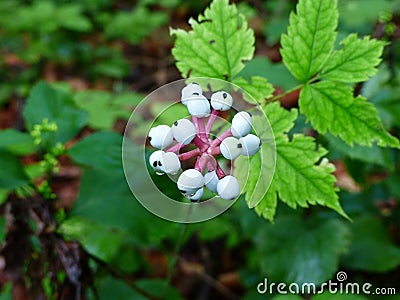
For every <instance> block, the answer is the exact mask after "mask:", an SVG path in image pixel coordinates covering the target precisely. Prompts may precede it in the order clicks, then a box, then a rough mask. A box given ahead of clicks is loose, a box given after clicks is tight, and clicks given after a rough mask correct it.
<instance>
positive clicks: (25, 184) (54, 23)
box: [0, 0, 400, 300]
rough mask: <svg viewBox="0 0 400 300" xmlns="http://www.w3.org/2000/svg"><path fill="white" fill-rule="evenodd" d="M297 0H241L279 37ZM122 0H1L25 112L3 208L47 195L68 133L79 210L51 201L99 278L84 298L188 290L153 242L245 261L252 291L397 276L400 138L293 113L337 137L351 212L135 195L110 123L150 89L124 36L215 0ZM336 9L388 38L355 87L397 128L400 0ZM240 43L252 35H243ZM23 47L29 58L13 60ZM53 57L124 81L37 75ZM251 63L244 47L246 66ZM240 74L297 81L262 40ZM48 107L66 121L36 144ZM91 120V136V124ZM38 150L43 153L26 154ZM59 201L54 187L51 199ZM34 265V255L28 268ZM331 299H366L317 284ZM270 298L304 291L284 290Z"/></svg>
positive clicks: (3, 63)
mask: <svg viewBox="0 0 400 300" xmlns="http://www.w3.org/2000/svg"><path fill="white" fill-rule="evenodd" d="M118 2H119V1H118ZM295 2H296V1H281V0H270V1H261V2H260V3H261V7H257V6H255V7H253V6H251V5H248V3H247V2H243V1H242V2H239V4H238V9H239V11H240V12H243V13H244V15H245V16H246V17H247V18H248V19H250V20H251V19H254V18H259V19H261V21H262V30H261V36H259V37H258V39H259V40H260V41H261V42H260V43H263V44H266V45H267V46H268V47H267V48H268V49H270V48H269V47H273V46H274V45H276V44H277V43H278V42H279V40H280V36H281V34H282V33H284V32H285V31H286V28H287V25H288V20H289V13H290V11H291V10H293V9H294V7H295ZM121 3H122V4H121V6H115V3H114V1H110V0H85V1H62V0H54V1H40V0H38V1H8V0H4V1H0V28H1V29H0V45H1V48H0V81H1V84H0V106H1V107H2V109H6V108H7V106H8V105H9V103H10V102H11V101H12V100H13V99H15V98H18V99H24V103H23V105H22V106H21V107H22V108H21V110H22V111H20V117H22V118H23V126H20V127H19V128H18V130H17V129H12V128H8V129H5V130H2V131H0V203H2V208H3V209H2V212H3V214H4V215H5V214H6V211H7V210H6V207H9V205H11V204H9V203H11V200H10V199H12V198H13V197H15V196H17V197H19V198H18V199H32V196H33V195H37V194H39V195H40V196H41V197H42V198H43V197H44V198H45V195H46V194H44V193H43V194H40V191H39V190H36V189H35V185H34V183H36V181H43V180H44V182H48V184H49V186H51V184H52V180H53V181H54V180H55V176H56V175H57V174H46V168H45V167H44V166H43V163H42V162H46V159H47V160H48V157H47V158H46V157H45V155H46V154H47V153H53V152H52V151H54V149H55V148H56V147H57V143H62V144H63V145H65V144H69V145H70V146H69V147H68V149H67V150H66V151H65V152H62V155H55V154H54V153H53V154H54V156H55V157H56V158H57V159H59V160H60V161H61V160H62V159H63V157H64V159H65V157H67V158H68V160H69V163H70V164H72V165H77V166H79V168H80V170H81V172H82V174H81V175H79V176H81V177H80V178H79V194H78V196H77V199H76V201H75V202H74V205H73V207H72V209H71V210H67V211H65V210H64V209H63V208H61V209H60V208H59V207H58V208H56V207H53V208H52V210H51V212H52V213H53V214H54V216H53V217H52V218H51V219H52V223H51V224H52V225H54V226H55V229H54V231H55V235H56V236H57V237H58V236H61V237H63V238H64V239H65V240H67V241H71V242H73V241H78V242H79V244H80V245H81V246H82V247H83V249H84V250H85V253H86V254H87V260H88V261H89V266H90V269H91V272H92V273H93V278H94V279H93V282H91V284H90V285H92V287H94V288H90V286H89V284H88V285H87V286H85V288H86V289H85V291H84V292H83V293H84V294H85V295H86V298H87V299H146V298H148V297H153V298H157V297H160V296H162V295H163V293H164V292H165V294H164V296H165V298H166V299H181V298H182V296H181V295H180V291H179V290H178V289H177V288H174V287H172V286H170V287H169V288H168V289H166V288H165V286H166V285H168V284H169V283H170V282H169V281H168V280H167V279H166V276H165V274H163V275H162V276H161V277H160V276H158V278H157V276H155V275H154V272H155V269H156V267H155V266H154V264H151V263H152V262H151V260H149V259H148V258H147V257H146V255H145V254H146V253H148V252H157V253H161V255H162V256H163V257H165V258H166V260H167V261H168V263H167V266H168V267H169V268H170V269H171V266H172V263H171V262H173V261H174V259H176V257H177V255H178V254H177V253H175V246H176V245H179V246H181V249H180V250H182V251H183V253H184V255H186V256H189V258H193V260H194V261H196V260H200V261H201V262H202V263H205V262H206V263H207V264H211V265H212V266H213V269H214V270H213V272H210V274H211V275H215V277H216V276H217V275H220V274H222V273H223V272H227V271H234V272H238V273H239V274H240V284H241V285H242V296H241V297H243V299H258V298H257V297H259V298H260V299H265V298H266V296H265V295H257V293H256V286H257V284H258V283H259V282H260V281H262V280H263V278H264V277H268V279H270V280H272V281H275V282H278V281H282V282H289V283H290V282H315V283H317V284H320V283H322V282H324V281H326V280H328V279H332V278H334V277H335V273H336V272H337V271H338V270H345V271H347V272H348V273H349V274H350V275H351V278H349V280H357V281H359V282H370V281H372V283H373V284H374V286H379V285H380V284H383V283H384V284H385V285H386V286H396V285H397V288H398V282H399V266H400V247H399V244H400V234H399V232H400V230H399V228H400V209H399V207H400V206H399V205H400V203H399V198H400V189H399V182H400V155H399V151H398V150H394V149H388V148H382V147H379V146H377V145H376V144H374V145H373V146H372V147H371V148H368V147H364V146H359V145H355V146H353V147H351V146H349V145H347V144H346V143H344V142H343V141H342V140H340V139H339V138H337V137H334V136H333V135H330V134H328V135H324V136H322V135H317V134H316V133H315V132H314V131H312V129H311V127H310V124H308V123H306V121H305V118H298V119H297V120H296V123H295V124H294V128H293V129H292V130H291V132H290V134H291V135H292V134H294V133H302V134H303V133H304V134H310V133H311V134H312V135H314V136H316V137H317V138H316V141H317V142H318V143H320V144H321V145H323V146H324V147H325V148H327V149H328V151H329V154H328V158H329V159H330V160H333V161H335V162H339V163H340V164H342V165H343V167H344V169H345V171H346V172H342V173H340V172H338V173H336V176H338V177H340V176H343V177H344V178H345V179H346V180H350V182H351V184H350V188H346V186H342V190H341V192H340V193H339V198H340V201H341V204H342V206H343V209H344V211H345V212H346V213H347V214H348V215H349V216H350V218H351V219H352V222H348V221H347V220H345V219H342V218H341V217H340V216H338V215H337V214H335V213H334V212H331V211H328V210H327V209H325V208H322V207H313V208H298V209H297V210H292V209H289V208H288V207H287V206H286V205H285V204H283V203H282V202H278V204H277V206H278V210H277V211H278V214H277V216H276V218H275V220H274V223H273V224H272V223H268V222H267V221H265V220H264V219H263V218H260V217H259V216H257V215H256V214H255V213H254V212H252V211H250V210H249V209H248V207H247V205H246V202H245V199H244V197H241V198H240V199H238V201H237V203H236V204H235V205H234V206H233V207H232V209H230V210H229V211H227V212H226V213H224V214H223V215H221V216H219V217H218V218H216V219H213V220H210V221H208V222H206V223H200V224H191V225H182V224H175V223H171V222H167V221H164V220H162V219H159V218H158V217H156V216H154V215H152V214H150V213H149V212H148V211H147V210H145V209H144V208H143V207H142V206H141V205H140V204H139V203H138V202H137V201H136V200H135V199H134V198H133V196H132V193H131V191H130V190H129V187H128V185H127V183H126V180H125V177H124V174H123V170H122V163H121V143H122V137H121V135H120V134H119V133H116V132H113V131H115V125H116V123H117V122H118V121H120V120H122V121H126V120H127V119H128V118H129V115H130V111H131V110H132V108H133V107H135V105H137V104H138V103H139V102H140V101H141V100H142V98H143V96H142V95H141V94H140V93H139V92H138V91H131V90H130V89H129V86H128V84H126V85H125V83H124V82H123V81H124V79H125V78H126V76H128V73H129V70H130V65H129V61H128V60H127V58H126V55H125V53H124V51H123V50H122V49H123V47H121V46H120V44H119V43H122V44H123V45H124V46H127V45H128V46H132V45H137V44H139V43H141V42H142V41H143V39H145V38H148V37H149V36H151V34H152V33H153V32H154V30H156V29H157V28H160V27H162V26H164V28H165V27H166V26H168V25H169V24H170V23H171V22H172V21H173V20H172V16H174V17H176V16H177V15H178V12H179V11H180V10H182V9H184V8H185V9H188V10H189V11H190V12H191V13H192V14H193V16H195V14H197V13H200V12H201V10H202V9H203V8H204V5H205V4H203V3H199V2H193V3H192V2H191V1H190V2H183V1H179V0H165V1H159V2H158V1H153V0H140V1H136V2H135V4H134V5H132V4H129V5H127V6H125V5H124V3H125V2H123V1H122V2H121ZM338 8H339V16H340V22H339V39H338V40H341V37H343V36H345V35H347V34H348V33H350V32H358V33H359V34H360V35H363V34H372V33H374V34H375V35H377V36H379V37H380V38H381V39H383V40H385V41H389V42H390V43H391V44H390V45H389V46H388V47H386V50H385V52H384V56H383V59H384V63H383V64H381V66H380V67H379V72H378V73H377V74H376V75H375V76H373V77H372V78H371V79H370V80H369V81H367V82H366V83H363V84H360V86H359V87H358V89H357V92H359V93H360V94H361V95H363V96H364V97H366V98H368V99H369V100H370V101H371V103H373V104H374V105H375V106H376V108H377V110H378V113H379V116H380V118H381V119H382V123H383V125H384V127H385V128H386V129H388V130H389V131H390V132H391V133H392V134H393V135H395V136H399V128H400V121H399V115H400V98H399V95H400V93H399V84H398V83H399V76H400V59H399V57H397V56H395V55H393V53H396V51H397V53H398V49H399V45H400V43H399V40H398V36H396V35H394V34H393V33H394V32H396V31H395V30H394V29H393V26H394V27H395V29H396V28H397V29H396V30H397V31H398V30H399V25H398V21H397V18H398V14H399V11H400V1H394V0H392V1H389V0H385V1H374V0H371V1H369V0H347V1H345V0H343V1H339V6H338ZM355 15H357V17H355ZM184 21H185V22H186V21H187V20H184ZM377 28H383V31H382V32H380V31H379V30H378V29H377ZM156 38H157V37H156ZM237 42H238V43H240V42H241V40H240V38H238V39H237ZM206 50H207V49H206ZM207 51H208V50H207ZM14 56H16V57H18V59H17V60H16V61H14V62H12V63H10V61H9V60H10V57H11V58H12V57H14ZM46 63H52V64H55V65H57V66H58V67H60V68H61V70H62V72H64V71H65V72H66V73H71V74H73V75H74V76H79V77H81V78H83V80H85V81H87V82H89V83H90V84H92V83H95V82H97V81H103V80H104V81H107V82H111V83H113V84H110V85H109V86H108V89H107V90H97V89H96V90H95V89H86V90H81V91H75V90H73V89H72V88H71V87H70V86H69V84H68V83H67V82H61V83H54V84H48V83H45V82H43V81H41V82H40V79H41V78H42V76H43V73H44V65H46ZM241 63H242V62H241V61H240V60H239V61H238V65H240V64H241ZM185 70H186V69H185ZM233 73H234V74H233ZM233 73H232V74H231V75H235V76H236V75H237V76H238V77H243V78H244V79H246V80H247V81H250V79H251V77H252V76H260V77H262V78H268V80H269V82H270V83H272V84H273V85H274V86H275V87H279V88H281V89H283V90H289V89H291V88H293V87H294V86H296V85H298V81H297V80H296V79H295V78H294V77H293V76H292V75H291V74H290V73H289V72H288V70H287V69H286V68H285V66H284V64H283V63H282V62H277V63H273V62H272V61H271V60H270V59H269V58H267V57H266V56H265V55H263V54H261V53H258V54H257V56H256V57H255V58H254V59H252V60H251V61H249V62H246V63H245V66H244V68H243V70H241V71H240V72H239V73H238V74H236V71H235V72H233ZM232 77H234V76H232ZM67 78H68V76H66V77H65V79H67ZM121 82H122V83H121ZM114 83H118V84H121V85H122V88H118V87H117V88H115V86H117V85H118V84H114ZM90 84H89V86H90ZM267 92H268V91H265V93H267ZM269 92H270V90H269ZM265 93H264V94H265ZM260 97H262V96H260ZM163 108H164V104H163V103H157V104H156V105H154V106H153V107H151V110H150V111H149V116H150V117H149V116H147V117H140V118H139V119H138V122H139V123H140V122H149V119H151V118H152V117H154V116H156V115H157V114H158V112H160V111H161V110H162V109H163ZM183 113H184V112H183V111H182V110H180V108H170V110H168V111H166V112H165V113H164V114H163V115H162V116H161V117H160V118H159V119H158V120H157V121H156V122H161V123H168V124H169V123H171V122H173V121H174V120H175V119H176V117H177V116H178V115H180V114H183ZM43 119H48V121H49V122H55V123H56V124H57V130H56V131H55V132H46V133H43V135H42V136H41V138H42V140H41V142H40V144H35V143H34V139H33V137H32V136H31V135H30V132H31V131H32V130H33V128H34V126H35V125H38V124H42V122H43ZM16 127H18V126H16ZM82 130H84V133H85V134H84V136H80V134H81V133H82ZM85 130H86V131H85ZM93 132H94V133H93ZM89 133H90V134H89ZM135 134H137V135H138V136H144V135H145V134H146V132H141V131H140V128H138V130H137V132H136V133H135ZM77 137H78V138H77ZM71 145H72V146H71ZM29 158H30V159H31V160H34V162H33V163H32V162H30V163H26V161H27V159H28V161H29ZM21 162H24V163H21ZM145 171H147V170H139V171H138V172H145ZM50 173H51V172H50ZM153 175H154V174H153ZM345 175H346V177H345ZM154 176H155V175H154ZM163 180H164V181H163ZM163 180H160V186H161V189H163V190H165V191H166V193H171V194H174V195H175V196H176V195H179V192H178V191H174V190H171V189H170V188H169V187H168V179H163ZM288 184H290V183H288ZM52 201H53V200H51V199H44V203H53V202H52ZM46 205H47V204H46ZM30 222H31V226H32V227H35V226H36V225H35V226H34V223H35V220H33V219H30ZM7 228H8V227H7V221H6V217H1V218H0V240H2V241H3V240H4V239H7ZM32 230H33V231H32V232H31V233H30V236H31V237H32V239H31V240H30V243H31V248H32V249H31V250H30V251H31V257H38V255H39V254H38V253H39V252H41V251H42V250H41V249H42V247H44V245H45V243H43V240H42V236H41V237H40V239H38V238H37V236H36V235H35V234H34V233H33V232H35V230H37V228H33V229H32ZM214 249H219V250H218V251H213V250H214ZM205 251H209V252H211V255H210V257H209V258H208V260H206V259H204V256H202V255H203V254H204V252H205ZM226 257H229V258H230V259H231V260H233V261H234V262H235V263H232V264H231V265H229V267H230V268H231V269H226V266H224V265H223V261H224V259H226ZM47 263H48V264H49V263H50V262H47ZM44 264H45V263H43V265H44ZM26 265H29V260H27V261H26ZM27 269H28V267H27V266H25V267H24V270H25V271H26V270H27ZM44 269H45V267H44ZM389 272H390V273H389ZM24 275H26V276H27V277H28V276H29V275H28V273H25V274H24ZM180 275H181V276H183V275H182V273H181V274H180ZM211 275H210V276H211ZM70 276H71V275H70V274H66V272H65V271H60V272H59V273H58V274H56V277H57V278H56V279H54V278H50V277H44V278H43V281H42V282H41V283H40V284H39V285H38V286H39V287H38V289H39V290H40V289H42V290H43V293H44V294H46V295H47V297H48V298H49V299H51V295H54V294H55V293H56V292H57V291H56V288H55V285H54V283H55V282H61V283H62V284H64V283H65V282H68V280H71V279H70V278H71V277H70ZM178 280H182V281H183V279H182V278H178ZM82 282H83V280H82ZM62 284H61V285H62ZM176 286H179V285H178V284H176ZM11 294H12V286H11V284H10V283H7V284H5V285H4V286H3V287H2V294H1V295H0V299H11V298H12V296H11ZM216 295H217V296H215V297H219V296H220V295H219V294H216ZM221 297H222V296H220V297H219V298H221ZM325 298H326V299H336V298H337V299H366V297H364V296H355V295H353V296H351V295H336V296H335V295H326V294H324V295H318V296H314V297H311V299H315V300H322V299H325ZM273 299H302V298H301V297H300V296H294V295H292V296H283V295H280V296H276V297H274V298H273ZM375 299H378V297H375ZM388 299H389V298H388ZM393 299H395V298H393ZM397 299H398V298H397Z"/></svg>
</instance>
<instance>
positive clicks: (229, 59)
mask: <svg viewBox="0 0 400 300" xmlns="http://www.w3.org/2000/svg"><path fill="white" fill-rule="evenodd" d="M189 24H190V25H191V27H192V29H193V30H192V31H185V30H182V29H171V30H170V32H171V35H175V36H176V41H175V46H174V48H173V49H172V54H173V56H174V58H175V60H176V66H177V68H178V69H179V71H180V72H181V74H182V76H183V77H188V76H189V75H190V76H191V77H196V76H197V77H213V78H220V79H225V80H232V79H233V78H234V77H235V76H236V75H237V74H238V73H239V72H240V71H241V70H242V69H243V67H244V64H243V61H245V60H250V59H251V58H252V57H253V53H254V33H253V31H252V30H251V29H249V28H248V26H247V22H246V18H245V16H244V15H242V14H240V13H239V12H238V10H237V8H236V6H235V5H229V1H228V0H215V1H213V2H212V3H211V5H210V7H209V8H207V9H206V10H205V12H204V15H200V16H199V18H198V21H196V20H194V19H190V20H189Z"/></svg>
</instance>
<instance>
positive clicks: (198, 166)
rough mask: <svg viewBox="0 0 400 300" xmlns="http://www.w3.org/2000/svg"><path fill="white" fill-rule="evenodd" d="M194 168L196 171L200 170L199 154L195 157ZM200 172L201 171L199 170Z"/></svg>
mask: <svg viewBox="0 0 400 300" xmlns="http://www.w3.org/2000/svg"><path fill="white" fill-rule="evenodd" d="M194 168H195V169H196V170H197V171H200V156H199V157H197V160H196V164H195V165H194ZM200 172H201V171H200Z"/></svg>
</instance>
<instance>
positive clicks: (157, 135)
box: [149, 125, 174, 149]
mask: <svg viewBox="0 0 400 300" xmlns="http://www.w3.org/2000/svg"><path fill="white" fill-rule="evenodd" d="M173 139H174V137H173V136H172V131H171V128H170V127H169V126H167V125H158V126H156V127H153V128H151V129H150V131H149V141H150V144H151V145H152V146H153V147H155V148H158V149H164V148H165V147H168V146H169V145H171V143H172V140H173Z"/></svg>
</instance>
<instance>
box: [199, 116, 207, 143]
mask: <svg viewBox="0 0 400 300" xmlns="http://www.w3.org/2000/svg"><path fill="white" fill-rule="evenodd" d="M197 121H198V125H199V131H198V133H199V135H200V138H201V139H202V140H206V141H207V134H206V128H205V125H204V121H205V118H197Z"/></svg>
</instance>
